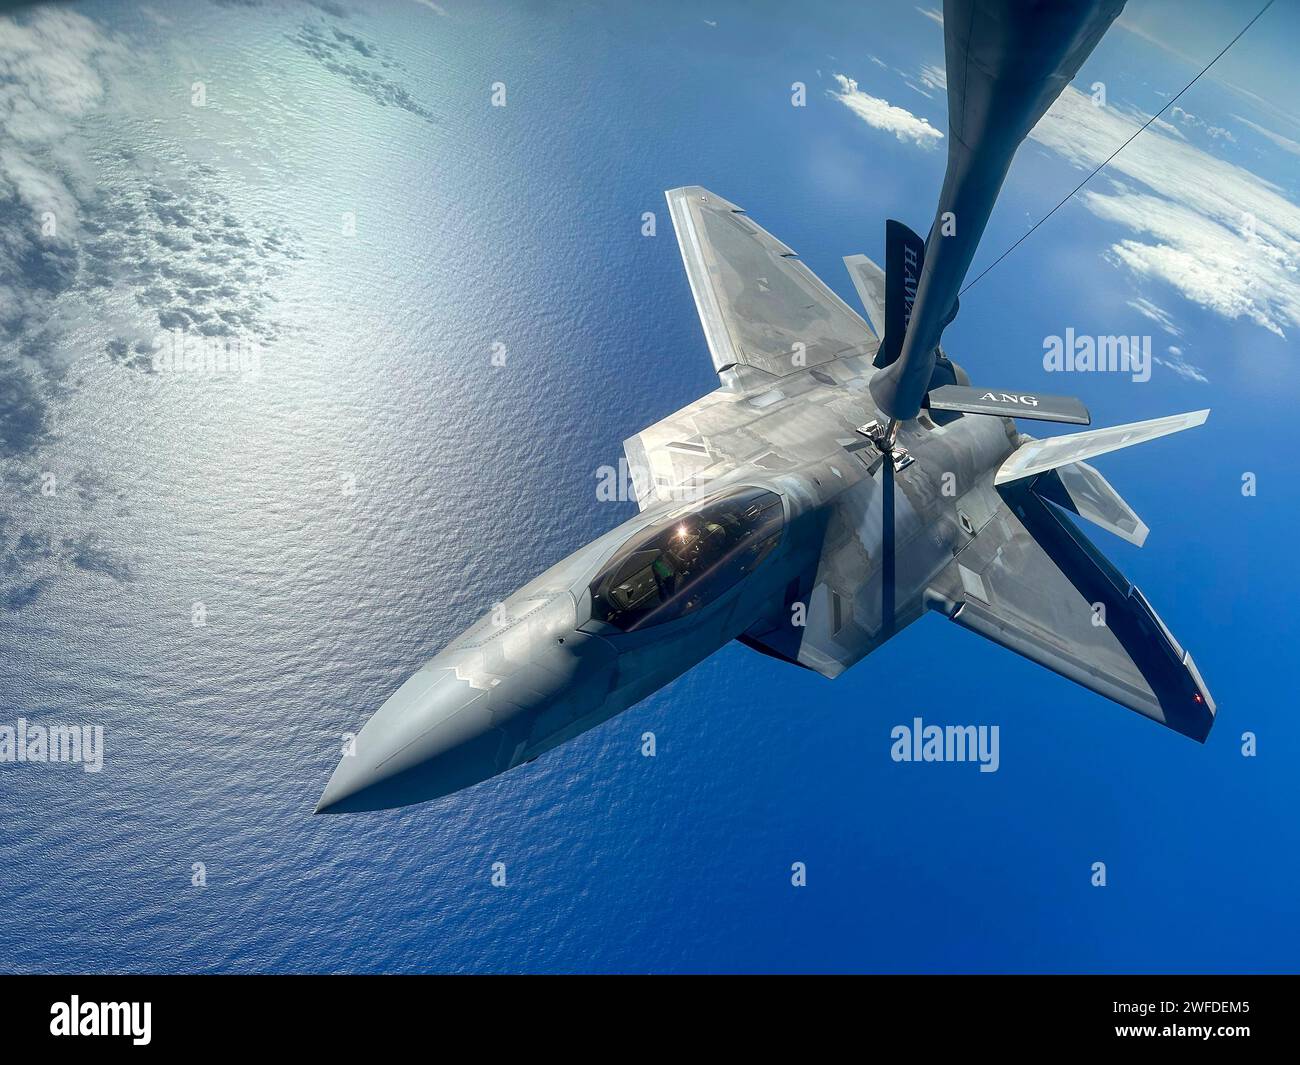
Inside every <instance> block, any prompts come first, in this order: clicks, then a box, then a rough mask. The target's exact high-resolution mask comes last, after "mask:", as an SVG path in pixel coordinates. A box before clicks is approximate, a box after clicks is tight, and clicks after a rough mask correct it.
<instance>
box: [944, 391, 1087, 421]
mask: <svg viewBox="0 0 1300 1065" xmlns="http://www.w3.org/2000/svg"><path fill="white" fill-rule="evenodd" d="M925 405H926V406H927V407H929V408H930V410H954V411H960V412H961V413H962V414H995V415H998V416H1000V417H1003V418H1029V419H1031V420H1033V421H1040V422H1068V423H1069V424H1071V425H1088V424H1089V423H1090V422H1091V421H1092V416H1091V415H1090V414H1089V413H1088V408H1087V407H1085V406H1084V405H1083V404H1082V403H1081V402H1079V400H1077V399H1075V398H1074V397H1073V396H1044V395H1040V394H1038V393H1037V392H1004V391H1002V390H1001V389H997V388H967V387H966V386H964V385H942V386H941V387H939V388H936V389H933V390H931V391H930V393H929V395H928V396H927V398H926V404H925Z"/></svg>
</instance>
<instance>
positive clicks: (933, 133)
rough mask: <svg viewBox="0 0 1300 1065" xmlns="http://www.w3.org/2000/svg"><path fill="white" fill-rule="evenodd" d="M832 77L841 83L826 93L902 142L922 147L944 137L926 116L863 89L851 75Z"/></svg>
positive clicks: (931, 144) (865, 120)
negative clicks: (924, 117)
mask: <svg viewBox="0 0 1300 1065" xmlns="http://www.w3.org/2000/svg"><path fill="white" fill-rule="evenodd" d="M835 80H836V81H838V82H839V83H840V91H839V92H835V91H834V90H830V91H829V93H828V95H830V96H833V97H834V98H835V99H837V100H839V102H840V103H842V104H843V105H844V106H845V107H847V108H848V109H849V110H850V111H852V112H853V113H854V114H855V115H857V116H858V117H859V118H860V119H862V121H864V122H865V123H867V125H869V126H872V127H873V128H875V129H881V130H884V131H885V132H887V133H892V134H893V135H894V136H895V137H897V138H898V139H899V140H900V141H903V142H904V143H908V142H910V143H912V144H917V145H920V146H921V147H922V148H933V147H934V146H935V145H936V144H938V143H939V141H941V140H943V134H942V133H940V132H939V131H938V130H937V129H935V128H934V127H933V126H932V125H930V123H929V122H927V121H926V120H925V119H923V118H920V117H918V116H917V115H914V114H912V112H911V111H908V110H906V109H905V108H902V107H895V106H894V105H893V104H891V103H889V102H888V101H886V100H882V99H880V98H879V97H876V96H871V95H870V94H868V93H865V92H863V91H862V90H861V89H859V88H858V83H857V82H856V81H854V80H853V79H852V78H850V77H846V76H845V75H843V74H836V75H835Z"/></svg>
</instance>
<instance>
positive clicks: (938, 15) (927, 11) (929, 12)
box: [916, 7, 943, 26]
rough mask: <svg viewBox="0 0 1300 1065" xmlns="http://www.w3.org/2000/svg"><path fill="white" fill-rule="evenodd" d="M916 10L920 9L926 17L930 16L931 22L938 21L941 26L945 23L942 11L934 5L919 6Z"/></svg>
mask: <svg viewBox="0 0 1300 1065" xmlns="http://www.w3.org/2000/svg"><path fill="white" fill-rule="evenodd" d="M916 10H917V11H919V12H920V13H921V14H922V15H924V16H925V17H926V18H928V19H929V20H930V21H931V22H937V23H938V24H939V25H940V26H942V25H943V12H942V11H936V10H935V9H934V8H932V7H918V8H917V9H916Z"/></svg>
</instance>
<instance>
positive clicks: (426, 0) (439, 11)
mask: <svg viewBox="0 0 1300 1065" xmlns="http://www.w3.org/2000/svg"><path fill="white" fill-rule="evenodd" d="M415 2H416V3H417V4H419V5H420V6H421V7H427V8H428V9H429V10H430V11H432V12H433V13H434V14H435V15H443V16H444V17H445V16H446V14H447V9H446V8H444V7H443V6H442V5H441V4H435V3H434V2H433V0H415Z"/></svg>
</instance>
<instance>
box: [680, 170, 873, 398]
mask: <svg viewBox="0 0 1300 1065" xmlns="http://www.w3.org/2000/svg"><path fill="white" fill-rule="evenodd" d="M665 195H666V196H667V197H668V209H669V212H670V213H671V214H672V219H673V226H674V228H675V229H676V230H677V243H678V245H679V246H680V247H681V251H682V261H683V263H685V265H686V276H687V279H688V280H689V281H690V284H691V293H692V295H694V297H695V306H696V309H697V310H698V311H699V314H700V323H701V324H702V325H703V326H704V336H705V339H706V340H707V341H708V343H709V352H710V353H711V354H712V356H713V368H714V369H715V370H717V371H718V372H719V373H722V372H723V371H725V370H730V369H732V368H733V367H737V366H750V367H753V368H754V369H756V370H761V371H763V372H764V373H767V374H771V375H772V376H774V377H785V376H787V375H788V374H792V373H797V372H798V371H800V370H803V369H805V368H807V367H810V366H817V365H820V364H821V363H824V362H829V361H830V360H831V359H838V358H842V357H844V356H846V355H874V354H875V352H876V348H877V346H878V342H877V340H876V338H875V337H874V336H873V335H872V333H871V330H870V329H869V328H868V327H867V323H866V322H864V321H863V320H862V319H861V318H860V317H858V315H857V313H856V312H854V311H853V310H852V308H850V307H849V305H848V304H846V303H845V302H844V301H843V300H842V299H840V298H839V297H838V296H837V295H835V293H834V292H832V291H831V290H830V289H829V288H827V287H826V286H825V285H824V284H823V283H822V282H821V281H820V280H819V279H818V278H817V275H816V274H814V273H813V272H812V271H811V270H809V269H808V267H806V266H805V265H804V264H803V263H801V262H800V261H799V260H798V259H797V258H796V257H795V253H794V252H793V251H792V250H791V249H790V248H788V247H786V245H784V244H782V243H781V242H780V241H779V240H777V239H776V238H775V237H774V236H772V234H770V233H768V232H767V230H765V229H762V228H761V227H759V226H757V225H755V224H754V223H753V222H752V221H750V220H749V218H748V217H747V216H746V215H745V213H744V211H743V210H742V209H741V208H739V207H737V206H736V205H735V204H734V203H730V202H728V201H727V200H724V199H723V198H722V197H721V196H715V195H714V194H713V193H711V192H709V190H708V189H704V188H700V187H699V186H698V185H691V186H688V187H686V188H680V189H670V190H669V191H668V192H667V193H665Z"/></svg>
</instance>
